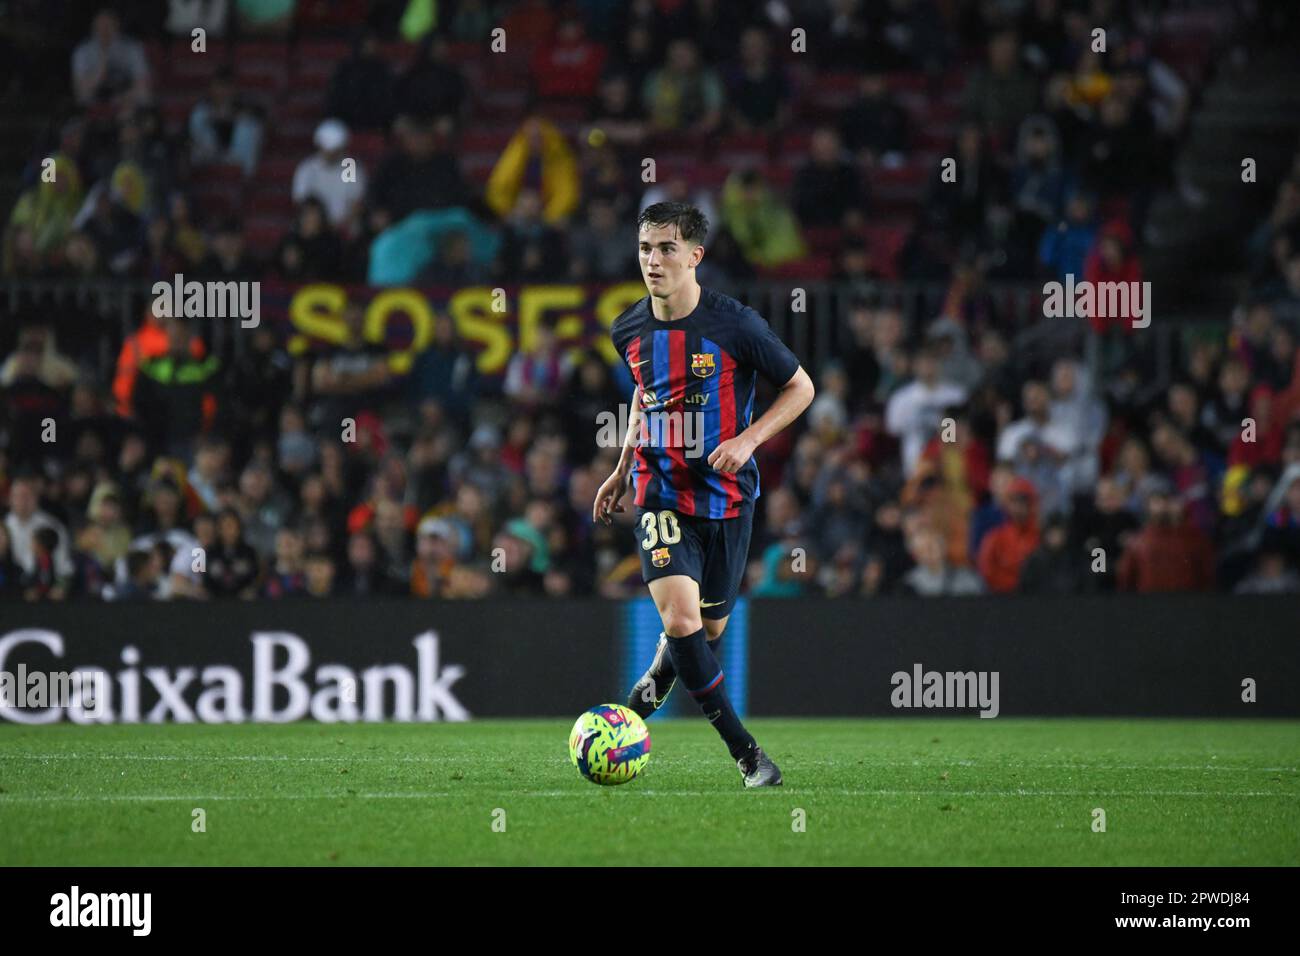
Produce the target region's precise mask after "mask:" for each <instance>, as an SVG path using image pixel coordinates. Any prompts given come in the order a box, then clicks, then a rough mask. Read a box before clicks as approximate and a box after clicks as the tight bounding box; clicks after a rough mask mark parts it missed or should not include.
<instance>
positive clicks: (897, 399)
mask: <svg viewBox="0 0 1300 956" xmlns="http://www.w3.org/2000/svg"><path fill="white" fill-rule="evenodd" d="M965 401H966V390H965V389H964V388H961V387H960V386H958V385H952V384H950V383H948V382H935V383H934V384H930V385H927V384H926V383H925V382H922V381H921V380H920V379H915V380H913V381H911V382H909V383H907V384H906V385H904V386H903V387H902V388H900V389H899V390H898V391H896V392H895V393H894V394H893V395H891V396H890V398H889V402H888V404H886V405H885V430H886V431H887V432H889V434H891V435H894V436H896V437H897V438H899V439H900V441H901V442H902V446H903V474H904V475H905V476H906V477H908V478H910V477H911V476H912V472H914V471H915V470H916V463H917V462H918V461H920V459H921V452H923V451H924V450H925V445H926V442H928V441H929V440H930V439H931V438H932V437H934V433H935V431H936V430H937V429H938V427H939V424H940V423H941V422H942V421H943V413H944V410H945V409H947V408H949V407H950V406H953V405H961V404H963V403H964V402H965Z"/></svg>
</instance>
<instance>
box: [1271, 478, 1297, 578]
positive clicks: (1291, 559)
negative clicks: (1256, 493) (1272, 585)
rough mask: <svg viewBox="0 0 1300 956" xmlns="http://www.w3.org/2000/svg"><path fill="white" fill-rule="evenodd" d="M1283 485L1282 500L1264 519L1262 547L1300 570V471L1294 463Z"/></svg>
mask: <svg viewBox="0 0 1300 956" xmlns="http://www.w3.org/2000/svg"><path fill="white" fill-rule="evenodd" d="M1282 487H1283V488H1284V491H1283V495H1282V500H1281V501H1280V502H1279V503H1278V505H1277V507H1275V508H1274V509H1273V510H1272V511H1271V512H1269V514H1268V516H1267V517H1266V518H1265V519H1264V534H1263V540H1262V547H1263V548H1265V549H1266V550H1270V551H1274V552H1276V553H1277V554H1280V555H1281V556H1282V557H1283V558H1284V559H1285V560H1286V562H1287V563H1288V564H1289V565H1290V567H1291V568H1292V569H1294V570H1300V471H1297V470H1296V468H1295V466H1294V465H1293V466H1292V467H1291V469H1290V470H1289V471H1288V472H1287V473H1286V474H1285V475H1284V476H1283V484H1282Z"/></svg>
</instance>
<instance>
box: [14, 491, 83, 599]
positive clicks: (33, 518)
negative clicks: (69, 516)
mask: <svg viewBox="0 0 1300 956" xmlns="http://www.w3.org/2000/svg"><path fill="white" fill-rule="evenodd" d="M4 523H5V529H6V530H7V531H8V534H9V548H10V552H11V555H12V557H13V560H14V561H15V562H16V563H17V564H18V567H19V568H21V569H22V571H23V573H24V574H32V573H34V572H35V571H36V545H35V541H34V535H35V534H36V532H37V531H40V530H41V529H49V530H51V531H53V532H54V534H55V536H56V539H57V540H56V542H55V545H54V547H53V548H51V549H49V554H50V555H51V556H52V561H53V572H54V575H55V576H56V577H57V578H68V577H71V576H72V570H73V569H72V553H71V542H70V541H69V539H68V532H67V529H66V528H65V527H64V525H63V523H62V522H60V521H59V520H58V519H57V518H55V517H54V516H53V515H51V514H49V513H48V512H46V511H43V510H42V509H41V507H40V492H39V486H38V483H37V479H36V478H34V477H30V476H27V475H19V476H17V477H15V478H14V479H13V481H12V482H11V483H10V485H9V513H8V514H7V515H6V516H5V522H4Z"/></svg>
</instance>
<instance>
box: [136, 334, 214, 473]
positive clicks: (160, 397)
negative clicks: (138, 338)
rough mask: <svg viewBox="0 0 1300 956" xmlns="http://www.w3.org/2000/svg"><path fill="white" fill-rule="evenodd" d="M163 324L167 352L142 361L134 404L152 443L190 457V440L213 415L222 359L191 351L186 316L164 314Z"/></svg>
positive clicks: (204, 428)
mask: <svg viewBox="0 0 1300 956" xmlns="http://www.w3.org/2000/svg"><path fill="white" fill-rule="evenodd" d="M166 327H167V352H166V353H165V354H163V355H161V356H159V357H158V358H154V359H146V360H145V361H143V362H142V363H141V364H140V369H139V377H138V379H137V381H136V384H135V388H134V393H133V396H132V408H133V409H134V411H135V414H136V417H137V418H138V419H139V421H140V422H141V423H142V425H143V426H144V427H145V429H146V430H147V431H148V433H149V435H150V437H151V440H152V443H153V445H154V447H155V448H157V449H160V450H165V451H166V452H167V453H168V454H171V455H175V456H177V457H179V458H182V459H184V460H187V461H188V460H189V457H190V449H191V447H192V443H193V441H194V440H195V439H196V438H197V437H198V436H199V435H200V434H201V433H202V432H204V431H206V430H207V429H208V428H209V427H210V426H211V425H212V423H213V421H214V420H215V417H216V393H217V390H218V388H219V381H218V378H217V373H218V370H219V369H220V367H221V363H220V362H219V361H218V359H217V358H216V356H213V355H209V356H207V357H205V358H201V359H200V358H195V357H194V355H193V352H192V351H191V339H192V337H193V336H192V333H193V324H192V322H191V321H190V320H189V319H187V318H184V317H179V316H178V317H174V318H171V319H168V320H167V322H166Z"/></svg>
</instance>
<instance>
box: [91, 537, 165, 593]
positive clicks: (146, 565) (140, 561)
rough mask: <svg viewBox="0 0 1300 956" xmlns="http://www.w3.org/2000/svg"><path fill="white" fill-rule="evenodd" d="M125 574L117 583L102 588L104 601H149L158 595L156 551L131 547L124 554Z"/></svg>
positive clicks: (157, 558) (158, 561) (159, 568)
mask: <svg viewBox="0 0 1300 956" xmlns="http://www.w3.org/2000/svg"><path fill="white" fill-rule="evenodd" d="M125 564H126V575H125V578H124V579H123V580H122V581H121V582H120V583H118V584H113V585H110V586H108V587H106V588H105V589H104V592H103V597H104V600H106V601H150V600H153V599H154V598H155V597H158V596H159V595H158V579H159V576H160V574H161V567H160V558H159V555H158V552H157V551H155V550H153V549H152V548H148V549H139V548H135V549H132V550H131V552H130V553H129V554H128V555H127V556H126V560H125Z"/></svg>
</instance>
